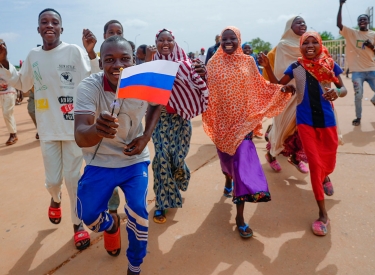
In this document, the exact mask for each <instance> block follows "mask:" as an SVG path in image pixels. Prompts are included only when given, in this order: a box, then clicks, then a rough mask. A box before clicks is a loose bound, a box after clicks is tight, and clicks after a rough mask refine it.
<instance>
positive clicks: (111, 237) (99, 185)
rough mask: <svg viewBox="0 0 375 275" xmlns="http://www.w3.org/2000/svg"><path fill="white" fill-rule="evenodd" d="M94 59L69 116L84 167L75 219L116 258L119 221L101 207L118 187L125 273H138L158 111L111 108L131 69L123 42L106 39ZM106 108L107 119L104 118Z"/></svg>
mask: <svg viewBox="0 0 375 275" xmlns="http://www.w3.org/2000/svg"><path fill="white" fill-rule="evenodd" d="M100 56H101V59H100V67H101V68H102V69H103V72H100V73H97V74H93V75H91V76H90V77H88V78H86V79H84V80H83V81H82V82H81V84H80V85H79V86H78V100H77V106H76V109H75V111H74V116H75V139H76V142H77V144H78V146H80V147H81V148H82V151H83V156H84V159H85V162H86V164H87V166H86V167H85V172H84V174H83V175H82V178H81V180H80V181H79V184H78V194H77V214H78V216H79V217H81V218H82V220H83V221H84V223H85V224H86V225H87V226H88V227H89V228H90V229H91V230H93V231H95V232H99V231H104V246H105V249H106V250H107V252H108V254H109V255H111V256H118V255H119V253H120V251H121V234H120V217H119V216H118V215H117V214H115V213H108V212H107V205H108V201H109V199H110V197H111V195H112V192H113V189H114V188H115V187H117V186H118V187H120V188H121V189H122V191H123V192H124V194H125V196H126V202H127V204H126V205H125V212H126V214H127V216H128V223H127V225H126V228H127V232H128V239H129V247H128V249H127V253H126V254H127V257H128V260H129V264H128V271H127V274H139V273H140V265H141V263H142V262H143V258H144V257H145V256H146V252H147V251H146V248H147V239H148V212H147V208H146V207H147V203H146V196H147V185H148V169H147V167H148V165H149V163H150V156H149V151H148V148H147V143H148V141H149V140H150V138H151V135H152V132H153V130H154V128H155V125H156V123H157V122H158V120H159V117H160V110H161V107H160V106H158V105H156V106H152V105H151V104H148V103H147V102H146V101H142V100H137V99H117V103H114V99H115V96H116V88H117V83H118V81H119V78H121V70H120V69H121V68H127V67H130V66H132V65H133V51H132V48H131V45H130V44H129V43H128V41H126V40H125V39H124V38H123V37H121V36H112V37H110V38H108V39H107V40H105V41H104V42H103V44H102V46H101V48H100ZM113 106H114V107H113ZM112 108H114V110H113V115H111V114H110V113H109V111H111V110H112ZM146 110H147V114H146ZM145 115H146V127H145V129H144V130H143V126H142V119H143V117H144V116H145ZM98 146H99V148H97V147H98Z"/></svg>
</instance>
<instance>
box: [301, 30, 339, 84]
mask: <svg viewBox="0 0 375 275" xmlns="http://www.w3.org/2000/svg"><path fill="white" fill-rule="evenodd" d="M309 37H314V38H315V39H316V40H317V41H318V42H319V45H320V49H321V50H320V52H319V53H318V55H317V56H316V57H315V58H314V59H308V58H306V57H305V56H304V54H305V53H304V52H303V51H302V45H303V43H304V42H305V41H306V39H307V38H309ZM300 48H301V53H302V57H299V58H298V62H299V63H301V64H302V66H303V67H304V68H305V69H306V71H308V72H309V73H310V74H311V75H312V76H314V77H315V78H316V79H317V80H318V81H319V82H323V83H325V82H334V83H339V79H338V78H337V77H336V75H335V72H334V71H333V68H334V66H335V61H334V60H333V58H332V57H331V55H330V54H329V52H328V50H327V48H326V47H324V46H323V42H322V38H321V37H320V35H319V33H317V32H305V33H304V34H303V35H302V37H301V40H300Z"/></svg>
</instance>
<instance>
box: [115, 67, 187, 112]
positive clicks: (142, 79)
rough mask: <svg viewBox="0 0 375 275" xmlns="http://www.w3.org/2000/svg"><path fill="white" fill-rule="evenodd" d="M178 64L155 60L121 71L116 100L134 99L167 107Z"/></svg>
mask: <svg viewBox="0 0 375 275" xmlns="http://www.w3.org/2000/svg"><path fill="white" fill-rule="evenodd" d="M179 66H180V65H179V63H176V62H173V61H167V60H155V61H151V62H146V63H143V64H141V65H137V66H132V67H128V68H125V69H124V70H122V74H121V80H120V84H119V87H118V89H117V94H116V98H135V99H140V100H145V101H148V102H152V103H157V104H161V105H167V103H168V100H169V97H170V95H171V91H172V87H173V83H174V79H175V78H176V74H177V71H178V68H179Z"/></svg>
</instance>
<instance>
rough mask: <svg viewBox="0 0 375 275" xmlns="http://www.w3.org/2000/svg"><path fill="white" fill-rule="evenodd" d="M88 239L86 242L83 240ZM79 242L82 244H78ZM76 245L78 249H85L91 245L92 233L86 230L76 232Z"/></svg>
mask: <svg viewBox="0 0 375 275" xmlns="http://www.w3.org/2000/svg"><path fill="white" fill-rule="evenodd" d="M83 241H86V242H83ZM78 243H81V245H80V246H77V244H78ZM74 245H75V246H76V248H77V249H78V250H81V251H82V250H85V249H86V248H88V247H89V246H90V234H89V233H88V232H87V231H86V230H82V231H78V232H76V233H74Z"/></svg>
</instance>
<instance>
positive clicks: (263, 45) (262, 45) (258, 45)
mask: <svg viewBox="0 0 375 275" xmlns="http://www.w3.org/2000/svg"><path fill="white" fill-rule="evenodd" d="M250 44H251V46H252V48H253V52H254V53H259V52H264V51H270V50H271V49H272V47H271V43H270V42H266V41H263V40H262V39H260V38H259V37H257V38H254V39H252V40H251V41H250Z"/></svg>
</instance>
